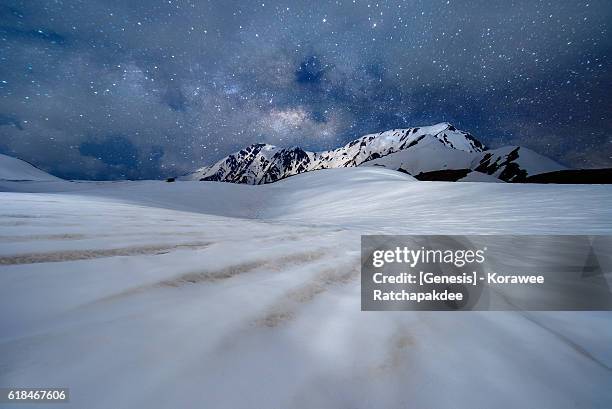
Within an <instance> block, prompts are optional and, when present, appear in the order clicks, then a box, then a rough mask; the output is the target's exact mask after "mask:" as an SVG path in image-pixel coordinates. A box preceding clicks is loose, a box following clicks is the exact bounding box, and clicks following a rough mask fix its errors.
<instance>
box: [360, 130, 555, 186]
mask: <svg viewBox="0 0 612 409" xmlns="http://www.w3.org/2000/svg"><path fill="white" fill-rule="evenodd" d="M362 166H378V167H385V168H388V169H394V170H399V171H402V172H407V173H409V174H411V175H415V176H417V175H419V174H420V173H427V172H432V171H438V170H446V169H471V170H473V171H476V172H478V173H482V174H485V175H489V176H493V178H487V177H486V176H482V175H478V174H476V175H473V176H472V177H471V178H470V179H468V180H472V181H495V179H497V181H505V182H524V181H525V178H526V177H527V176H531V175H537V174H540V173H546V172H553V171H557V170H562V169H566V168H565V167H564V166H562V165H560V164H558V163H556V162H554V161H553V160H551V159H549V158H547V157H544V156H542V155H540V154H538V153H536V152H534V151H532V150H530V149H527V148H523V147H519V146H506V147H503V148H499V149H493V150H486V151H483V152H466V151H462V150H458V149H453V148H450V147H449V146H446V145H444V144H442V143H440V141H439V140H438V139H437V138H433V137H431V136H429V135H427V136H425V137H423V138H422V139H419V140H418V141H416V143H415V144H414V145H412V146H410V147H409V148H407V149H405V150H402V151H399V152H395V153H392V154H389V155H387V156H384V157H382V158H379V159H374V160H371V161H368V162H366V163H363V164H362Z"/></svg>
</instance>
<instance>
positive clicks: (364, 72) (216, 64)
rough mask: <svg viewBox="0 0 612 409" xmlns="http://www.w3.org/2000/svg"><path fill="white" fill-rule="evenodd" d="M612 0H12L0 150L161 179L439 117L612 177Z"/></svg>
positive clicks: (85, 173)
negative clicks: (248, 155) (250, 154)
mask: <svg viewBox="0 0 612 409" xmlns="http://www.w3.org/2000/svg"><path fill="white" fill-rule="evenodd" d="M611 23H612V2H610V1H609V0H587V1H563V0H550V1H537V0H524V1H523V0H505V1H502V0H474V1H468V0H465V1H460V0H450V1H447V0H443V1H435V0H422V1H416V0H409V1H390V2H383V1H380V2H375V1H362V0H355V1H353V0H342V1H335V2H323V1H283V2H279V1H268V0H263V1H258V2H254V1H244V0H243V1H228V0H214V1H186V0H165V1H161V0H138V1H132V0H113V1H111V0H107V1H104V0H85V1H42V0H41V1H37V0H27V1H10V0H8V1H7V0H0V152H1V153H5V154H9V155H12V156H17V157H19V158H22V159H25V160H27V161H30V162H32V163H34V164H36V165H38V166H39V167H41V168H43V169H45V170H48V171H51V172H52V173H54V174H56V175H58V176H61V177H66V178H81V179H83V178H87V179H123V178H159V177H164V176H169V175H176V174H181V173H185V172H187V171H190V170H193V169H195V168H198V167H200V166H203V165H205V164H210V163H211V162H213V161H215V160H217V159H220V158H221V157H223V156H225V155H227V154H229V153H231V152H233V151H236V150H238V149H240V148H242V147H243V146H245V145H248V144H251V143H255V142H267V143H271V144H275V145H279V146H292V145H299V146H302V147H303V148H307V149H315V150H321V149H326V148H333V147H336V146H338V145H340V144H344V143H346V142H348V141H350V140H352V139H355V138H356V137H359V136H361V135H363V134H366V133H371V132H378V131H382V130H387V129H390V128H399V127H409V126H418V125H428V124H433V123H437V122H442V121H448V122H451V123H453V124H454V125H455V126H456V127H457V128H459V129H462V130H465V131H469V132H471V133H472V134H474V135H475V136H476V137H477V138H478V139H480V140H481V141H483V142H484V143H485V144H487V145H489V146H492V147H497V146H502V145H509V144H520V145H523V146H527V147H529V148H532V149H534V150H536V151H537V152H539V153H542V154H544V155H547V156H550V157H551V158H553V159H555V160H557V161H560V162H562V163H564V164H567V165H570V166H574V167H606V166H607V167H610V166H612V123H611V122H610V119H611V118H610V113H611V112H612V97H611V96H610V93H611V92H612V74H611V70H610V54H611V51H612V36H611V35H610V25H611Z"/></svg>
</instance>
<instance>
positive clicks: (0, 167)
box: [0, 154, 61, 181]
mask: <svg viewBox="0 0 612 409" xmlns="http://www.w3.org/2000/svg"><path fill="white" fill-rule="evenodd" d="M0 180H37V181H41V180H61V179H60V178H57V177H55V176H52V175H50V174H48V173H47V172H44V171H42V170H40V169H38V168H37V167H35V166H32V165H30V164H29V163H28V162H25V161H22V160H20V159H17V158H13V157H11V156H7V155H2V154H0Z"/></svg>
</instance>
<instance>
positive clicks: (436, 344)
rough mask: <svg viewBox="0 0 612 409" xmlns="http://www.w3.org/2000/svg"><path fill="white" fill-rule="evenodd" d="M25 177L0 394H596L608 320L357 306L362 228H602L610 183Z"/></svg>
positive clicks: (541, 400) (205, 401) (1, 231)
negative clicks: (49, 180) (42, 390)
mask: <svg viewBox="0 0 612 409" xmlns="http://www.w3.org/2000/svg"><path fill="white" fill-rule="evenodd" d="M5 186H16V185H15V184H13V185H5ZM19 186H20V187H19V189H16V190H24V189H26V188H25V187H24V186H22V185H19ZM28 186H29V188H30V190H33V191H36V192H38V193H10V192H7V193H0V264H1V265H0V329H1V330H0V386H68V387H70V396H71V402H70V403H69V404H68V405H65V404H62V405H57V407H62V408H66V407H70V408H82V407H87V408H108V407H147V408H167V407H214V408H250V407H273V408H281V407H283V408H284V407H291V408H312V407H317V408H330V407H352V408H381V407H384V408H387V407H388V408H396V407H427V408H442V407H445V408H446V407H465V408H488V407H500V408H517V407H534V406H536V407H538V408H555V409H557V408H570V407H572V408H574V407H579V408H583V407H584V408H591V407H601V408H604V407H610V406H611V404H612V390H610V388H609V385H610V384H611V383H612V371H611V370H610V368H611V367H612V348H611V347H610V345H612V314H610V313H607V312H580V313H537V312H529V313H513V312H489V313H487V312H465V313H447V312H439V313H429V312H389V313H380V312H362V311H360V298H359V297H360V285H359V242H360V235H361V234H363V233H404V234H409V233H432V234H433V233H457V234H464V233H468V232H469V233H486V234H492V233H522V234H525V233H553V232H554V233H581V234H582V233H597V234H610V233H612V190H611V189H610V188H609V187H606V186H567V185H566V186H537V185H529V186H525V185H504V184H499V185H498V184H484V183H483V184H479V183H463V184H452V183H427V182H414V181H412V179H411V178H409V177H406V176H404V175H402V174H398V173H395V172H390V171H387V170H384V169H376V168H372V169H367V168H362V169H360V168H355V169H337V170H333V171H317V172H313V173H312V174H305V175H299V176H294V177H291V178H289V179H287V180H285V181H282V182H279V183H275V184H272V185H265V186H244V185H230V184H221V183H203V182H176V183H161V182H132V183H109V184H90V183H84V184H71V185H70V188H69V189H65V191H63V192H62V191H61V190H63V189H59V190H58V188H57V185H55V184H49V185H45V184H44V183H40V184H36V185H32V184H30V185H28ZM62 186H64V185H62ZM16 222H19V224H16ZM47 406H48V407H50V408H51V407H54V405H47ZM47 406H46V407H47ZM15 407H16V408H17V407H18V408H24V407H27V405H23V404H20V405H16V406H15Z"/></svg>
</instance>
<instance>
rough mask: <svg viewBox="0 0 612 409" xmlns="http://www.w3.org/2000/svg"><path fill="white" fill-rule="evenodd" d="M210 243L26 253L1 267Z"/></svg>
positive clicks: (4, 258)
mask: <svg viewBox="0 0 612 409" xmlns="http://www.w3.org/2000/svg"><path fill="white" fill-rule="evenodd" d="M210 244H211V243H209V242H194V243H181V244H174V245H167V244H165V245H148V246H130V247H121V248H113V249H89V250H65V251H56V252H49V253H25V254H17V255H11V256H2V257H0V265H5V266H6V265H16V264H35V263H59V262H64V261H76V260H91V259H97V258H105V257H117V256H137V255H138V256H139V255H153V254H164V253H168V252H169V251H171V250H178V249H201V248H205V247H208V246H209V245H210Z"/></svg>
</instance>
